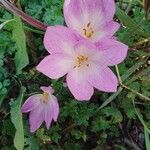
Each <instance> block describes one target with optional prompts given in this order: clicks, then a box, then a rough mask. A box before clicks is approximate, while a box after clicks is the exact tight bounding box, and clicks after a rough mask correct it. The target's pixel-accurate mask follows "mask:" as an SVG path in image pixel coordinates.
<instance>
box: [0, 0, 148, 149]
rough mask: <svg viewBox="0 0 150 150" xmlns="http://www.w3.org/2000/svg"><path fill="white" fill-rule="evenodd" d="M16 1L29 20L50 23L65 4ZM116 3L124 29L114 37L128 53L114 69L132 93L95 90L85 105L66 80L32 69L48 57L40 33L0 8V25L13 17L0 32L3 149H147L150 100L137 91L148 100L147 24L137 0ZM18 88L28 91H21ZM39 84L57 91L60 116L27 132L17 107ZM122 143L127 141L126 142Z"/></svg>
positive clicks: (60, 15)
mask: <svg viewBox="0 0 150 150" xmlns="http://www.w3.org/2000/svg"><path fill="white" fill-rule="evenodd" d="M19 2H20V5H21V7H22V9H23V10H24V11H25V12H26V13H27V14H29V15H31V16H32V17H33V18H36V19H38V20H40V21H42V22H44V23H47V24H48V25H63V24H64V17H63V3H64V0H42V1H41V0H32V1H30V0H20V1H19ZM116 4H117V13H116V20H117V21H119V22H120V23H121V25H122V26H121V28H120V30H119V31H118V32H117V34H116V36H117V38H118V39H119V40H121V41H122V42H123V43H125V44H127V45H129V49H130V50H129V53H128V57H127V59H126V61H125V62H124V63H122V64H120V65H119V66H118V68H119V71H120V75H121V79H122V82H123V84H125V85H126V86H127V87H128V88H130V89H132V90H134V92H133V91H132V90H130V89H126V88H124V87H121V86H119V87H118V91H117V92H116V93H114V94H111V93H110V94H107V93H103V92H98V93H97V92H96V91H95V95H94V96H93V98H92V99H91V100H90V101H89V102H79V101H77V100H75V99H73V96H72V95H71V94H70V92H69V90H68V88H67V87H66V85H65V81H64V78H62V79H59V80H50V79H48V78H46V77H45V76H43V75H41V74H39V73H38V72H37V71H36V70H35V66H36V65H37V64H38V62H39V61H40V60H41V59H42V58H43V57H44V56H46V55H47V53H46V51H45V49H44V46H43V32H41V31H39V30H37V29H33V28H32V27H30V26H28V25H27V24H26V23H24V22H22V21H21V19H20V18H18V17H16V16H15V17H14V16H13V15H12V14H10V13H9V12H7V11H5V10H4V9H1V8H0V23H1V22H4V21H6V20H10V19H14V21H12V22H11V23H8V24H6V25H5V26H4V28H3V30H0V149H1V150H15V149H18V150H21V149H23V147H24V149H25V150H46V149H48V150H49V149H52V150H70V149H72V150H80V149H81V150H82V149H95V150H103V149H104V150H105V149H114V150H115V149H117V150H126V149H134V148H135V145H138V146H139V148H140V149H145V148H146V146H147V149H148V145H149V133H150V131H149V130H150V102H149V101H147V100H146V99H145V98H143V97H141V96H139V95H138V94H137V92H139V93H141V94H143V95H145V96H147V97H150V86H149V85H150V77H149V74H150V69H149V56H150V53H149V51H148V50H149V46H150V39H149V35H150V32H149V29H150V23H149V20H147V19H145V18H144V10H143V7H142V5H141V4H140V3H139V1H138V0H135V1H129V0H123V1H122V0H118V1H117V3H116ZM29 58H30V63H29ZM28 64H29V65H28ZM113 69H114V72H115V68H113ZM20 85H23V86H25V87H26V89H27V90H26V91H25V89H24V88H21V89H20V88H19V87H20ZM41 85H52V86H53V88H54V89H55V93H54V94H55V95H56V96H57V97H58V100H59V104H60V115H59V118H58V122H57V123H52V125H51V128H50V129H49V130H47V129H46V128H45V126H44V124H43V125H42V126H41V127H40V129H39V130H38V131H37V132H36V133H34V134H31V133H30V132H29V121H28V115H23V116H22V114H21V111H20V107H21V105H22V101H25V100H26V98H28V97H29V96H30V95H33V94H35V93H39V92H40V91H39V87H40V86H41ZM19 93H20V94H19ZM18 94H19V97H18ZM17 97H18V98H17ZM10 101H11V102H10ZM9 103H10V104H11V105H9ZM22 118H23V122H22ZM23 127H24V129H23ZM132 131H133V132H132ZM137 131H139V132H140V133H141V134H142V135H145V143H146V144H145V143H144V142H143V143H142V140H140V139H139V137H140V135H138V133H139V132H138V133H137V134H136V135H135V132H137ZM126 140H128V142H127V143H124V142H125V141H126ZM133 143H134V144H133Z"/></svg>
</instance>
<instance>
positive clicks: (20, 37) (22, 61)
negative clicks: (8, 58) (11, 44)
mask: <svg viewBox="0 0 150 150" xmlns="http://www.w3.org/2000/svg"><path fill="white" fill-rule="evenodd" d="M14 20H15V21H14V24H13V40H14V41H15V42H16V47H17V52H16V56H15V64H16V74H20V73H21V72H22V69H23V68H24V67H26V66H27V65H28V64H29V58H28V54H27V49H26V37H25V33H24V30H23V25H22V22H21V19H20V18H19V17H17V16H15V17H14Z"/></svg>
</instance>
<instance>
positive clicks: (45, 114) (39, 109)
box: [22, 86, 59, 132]
mask: <svg viewBox="0 0 150 150" xmlns="http://www.w3.org/2000/svg"><path fill="white" fill-rule="evenodd" d="M41 90H42V91H43V92H44V93H43V94H36V95H33V96H31V97H29V98H28V99H27V100H26V102H25V103H24V104H23V106H22V112H23V113H28V112H30V115H29V122H30V132H35V131H36V130H37V129H38V128H39V127H40V126H41V124H42V123H43V121H45V123H46V127H47V129H49V127H50V125H51V122H52V120H54V121H55V122H56V121H57V118H58V114H59V105H58V102H57V98H56V97H55V96H54V95H52V94H53V92H54V91H53V89H52V88H51V87H44V86H43V87H41Z"/></svg>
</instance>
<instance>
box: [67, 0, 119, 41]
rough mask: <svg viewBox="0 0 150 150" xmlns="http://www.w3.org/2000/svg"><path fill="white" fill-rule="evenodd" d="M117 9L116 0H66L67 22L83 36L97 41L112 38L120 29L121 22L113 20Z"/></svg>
mask: <svg viewBox="0 0 150 150" xmlns="http://www.w3.org/2000/svg"><path fill="white" fill-rule="evenodd" d="M115 9H116V8H115V1H114V0H65V3H64V17H65V22H66V24H67V26H68V27H69V28H71V29H74V30H75V31H76V32H78V33H79V34H80V35H81V36H82V37H85V38H86V39H89V40H90V41H92V42H94V43H97V42H100V41H101V40H104V39H106V38H111V37H112V36H113V35H114V33H115V32H116V31H117V30H118V29H119V27H120V25H119V23H117V22H115V21H113V17H114V14H115Z"/></svg>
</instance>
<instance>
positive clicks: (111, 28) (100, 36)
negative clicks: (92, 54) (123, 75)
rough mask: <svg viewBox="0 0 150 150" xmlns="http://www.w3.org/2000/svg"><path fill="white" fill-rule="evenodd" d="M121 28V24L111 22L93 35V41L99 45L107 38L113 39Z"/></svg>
mask: <svg viewBox="0 0 150 150" xmlns="http://www.w3.org/2000/svg"><path fill="white" fill-rule="evenodd" d="M119 27H120V24H119V23H117V22H115V21H110V22H109V23H107V24H105V25H104V26H101V27H99V28H98V29H97V31H96V32H95V34H94V35H93V38H92V41H93V42H96V43H98V42H100V41H102V40H104V39H106V38H111V37H112V36H113V35H114V34H115V32H116V31H117V30H118V29H119Z"/></svg>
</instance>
